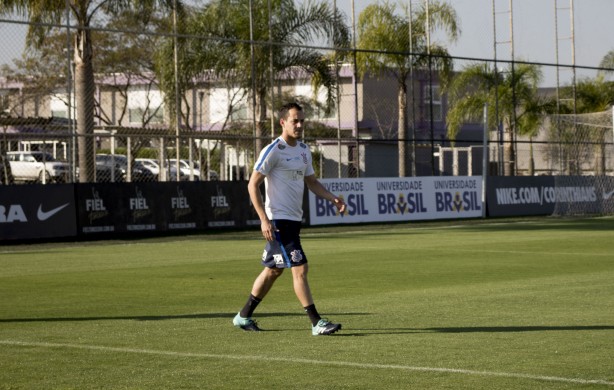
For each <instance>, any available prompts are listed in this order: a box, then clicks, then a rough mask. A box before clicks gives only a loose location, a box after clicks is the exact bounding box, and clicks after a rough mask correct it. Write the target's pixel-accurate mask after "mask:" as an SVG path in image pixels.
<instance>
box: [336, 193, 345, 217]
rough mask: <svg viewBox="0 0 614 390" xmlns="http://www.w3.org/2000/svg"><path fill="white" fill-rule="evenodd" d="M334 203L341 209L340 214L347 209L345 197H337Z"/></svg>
mask: <svg viewBox="0 0 614 390" xmlns="http://www.w3.org/2000/svg"><path fill="white" fill-rule="evenodd" d="M333 204H334V205H335V207H337V210H339V214H341V215H343V212H344V211H345V202H344V201H343V199H341V198H337V197H335V199H333Z"/></svg>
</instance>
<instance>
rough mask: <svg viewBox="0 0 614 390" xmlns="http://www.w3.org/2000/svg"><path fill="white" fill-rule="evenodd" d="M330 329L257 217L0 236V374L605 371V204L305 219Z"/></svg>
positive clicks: (562, 382)
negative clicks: (250, 227) (515, 213)
mask: <svg viewBox="0 0 614 390" xmlns="http://www.w3.org/2000/svg"><path fill="white" fill-rule="evenodd" d="M302 237H303V246H304V248H305V251H306V252H307V255H308V257H309V261H310V282H311V287H312V290H313V293H314V297H315V300H316V304H317V306H318V309H319V311H320V312H321V314H323V316H325V317H327V318H329V319H330V320H332V321H334V322H341V323H342V324H343V330H342V331H341V332H339V333H337V334H335V335H333V336H320V337H314V336H311V331H310V323H309V321H308V319H307V316H306V315H305V314H304V312H303V310H302V308H301V306H300V304H299V303H298V301H297V299H296V297H295V296H294V293H293V289H292V285H291V278H290V274H289V273H287V274H286V275H283V276H282V277H281V279H279V280H278V282H277V284H276V285H275V287H274V288H273V290H272V291H271V293H270V294H269V295H268V296H267V297H266V299H265V300H264V301H263V302H262V303H261V305H260V307H259V308H258V310H257V311H256V313H255V315H254V318H255V319H256V320H257V321H258V322H259V325H260V326H261V327H262V328H263V329H265V330H267V331H266V332H262V333H248V332H243V331H241V330H239V329H236V328H234V327H233V326H232V323H231V321H232V317H233V316H234V315H235V314H236V312H237V311H238V310H239V309H240V308H241V306H242V305H243V304H244V302H245V301H246V299H247V296H248V294H249V290H250V288H251V283H252V281H253V279H254V278H255V276H256V275H257V274H258V273H259V272H260V269H261V268H260V263H259V261H260V255H261V253H262V249H263V245H264V241H263V240H262V239H261V237H260V232H259V231H258V230H254V231H249V232H232V233H230V232H229V233H223V234H209V235H194V236H186V237H169V238H156V239H141V240H126V241H119V240H115V241H98V242H83V243H57V244H39V245H8V246H7V245H5V246H3V247H0V298H1V299H0V388H1V389H245V388H253V389H282V388H283V389H299V388H300V389H304V388H309V389H606V388H608V389H610V388H614V219H612V218H595V219H574V220H562V219H549V218H548V219H523V220H490V221H481V220H479V221H477V220H476V221H465V222H430V223H411V224H390V225H369V226H341V227H322V228H307V229H304V231H303V235H302Z"/></svg>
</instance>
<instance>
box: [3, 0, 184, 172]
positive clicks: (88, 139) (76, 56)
mask: <svg viewBox="0 0 614 390" xmlns="http://www.w3.org/2000/svg"><path fill="white" fill-rule="evenodd" d="M66 4H68V3H67V2H65V1H46V0H2V1H0V14H9V13H17V14H20V15H24V16H27V17H28V18H29V19H30V21H31V22H32V24H30V25H29V30H28V35H27V38H26V40H27V44H28V45H29V46H31V47H35V48H40V47H41V46H43V45H44V44H45V38H46V36H47V35H48V33H49V32H50V31H51V30H53V28H52V27H51V26H58V28H59V27H61V26H62V25H63V24H62V22H63V23H68V24H70V25H74V27H71V28H73V29H74V32H73V43H72V48H73V62H74V72H75V73H74V77H75V80H74V83H75V103H76V104H75V105H76V120H77V139H78V141H77V149H78V160H79V163H78V167H79V181H80V182H90V181H92V180H93V179H94V139H93V134H94V107H95V99H94V92H95V87H94V86H95V82H94V67H93V65H92V59H93V55H94V54H93V41H92V30H91V28H92V27H93V21H94V18H95V17H96V16H98V15H103V14H105V13H110V12H118V11H119V10H121V9H127V8H137V9H138V10H139V11H140V12H141V14H142V15H148V14H150V13H151V12H153V11H154V10H155V9H156V8H157V7H165V8H169V7H172V5H173V4H175V5H177V7H178V9H179V7H180V6H181V3H180V2H179V1H177V0H175V1H173V0H140V1H121V0H99V1H91V0H75V1H71V2H70V3H69V4H70V7H69V8H68V9H67V7H66ZM67 13H70V20H66V17H67ZM66 73H68V71H67V72H66Z"/></svg>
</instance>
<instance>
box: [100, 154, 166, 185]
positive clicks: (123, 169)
mask: <svg viewBox="0 0 614 390" xmlns="http://www.w3.org/2000/svg"><path fill="white" fill-rule="evenodd" d="M96 172H97V173H98V172H100V174H101V176H100V177H99V180H98V181H126V180H128V158H127V157H126V156H124V155H123V154H97V155H96ZM103 173H104V174H103ZM130 173H131V174H130V180H131V181H156V176H155V175H154V174H153V173H152V172H151V171H150V170H148V169H147V168H145V166H143V164H142V163H140V162H138V161H134V162H133V163H132V171H131V172H130Z"/></svg>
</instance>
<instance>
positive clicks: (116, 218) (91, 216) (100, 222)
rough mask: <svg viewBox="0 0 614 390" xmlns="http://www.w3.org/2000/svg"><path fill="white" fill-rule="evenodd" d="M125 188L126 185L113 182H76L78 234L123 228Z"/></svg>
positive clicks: (116, 230) (105, 231) (113, 230)
mask: <svg viewBox="0 0 614 390" xmlns="http://www.w3.org/2000/svg"><path fill="white" fill-rule="evenodd" d="M125 189H126V185H124V184H115V183H84V184H76V194H77V210H78V225H79V234H91V233H115V232H119V231H123V230H125V228H124V229H123V228H122V225H124V226H125V223H124V221H125V220H126V219H127V218H126V217H125V214H127V210H124V209H123V203H124V202H123V198H124V196H125V195H124V194H125V192H126V191H125Z"/></svg>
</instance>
